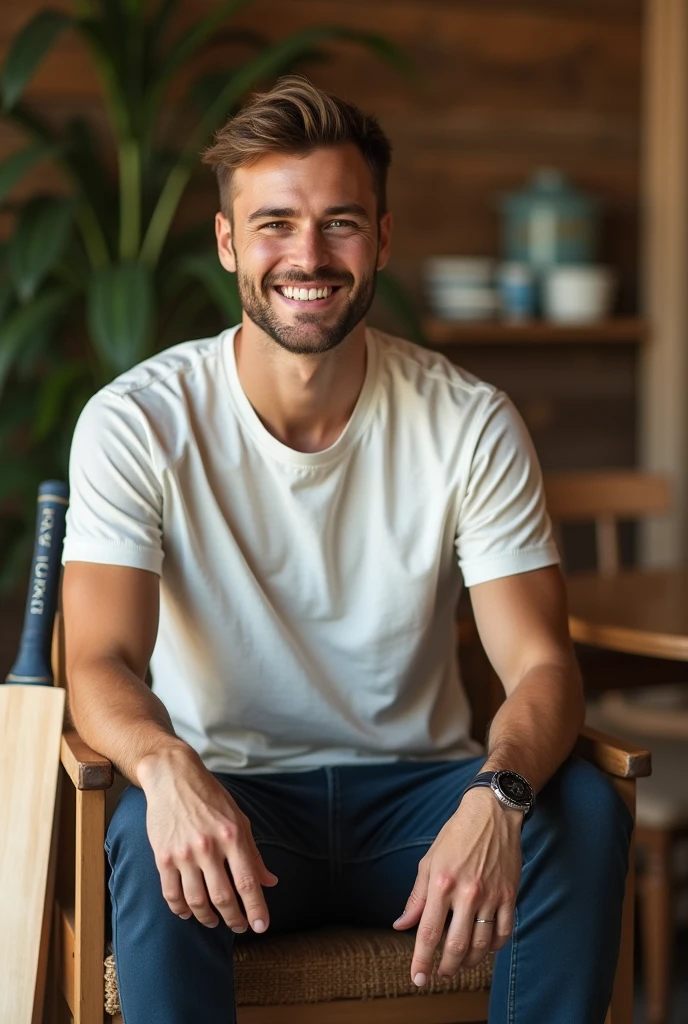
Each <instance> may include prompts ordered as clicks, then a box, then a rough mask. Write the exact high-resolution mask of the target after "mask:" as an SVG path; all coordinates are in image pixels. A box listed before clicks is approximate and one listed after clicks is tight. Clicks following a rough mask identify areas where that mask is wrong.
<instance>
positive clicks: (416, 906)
mask: <svg viewBox="0 0 688 1024" xmlns="http://www.w3.org/2000/svg"><path fill="white" fill-rule="evenodd" d="M427 879H428V869H427V864H426V862H425V858H423V859H422V860H420V861H419V863H418V874H417V875H416V880H415V882H414V883H413V889H412V890H411V895H410V896H409V898H408V900H407V901H406V907H405V908H404V911H403V913H402V914H401V916H400V917H398V918H397V919H396V921H394V922H393V923H392V928H397V929H399V930H403V929H404V928H411V927H412V926H413V925H416V924H418V922H419V921H420V919H421V915H422V913H423V911H424V910H425V904H426V902H427V892H428V881H427Z"/></svg>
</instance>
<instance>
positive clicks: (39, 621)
mask: <svg viewBox="0 0 688 1024" xmlns="http://www.w3.org/2000/svg"><path fill="white" fill-rule="evenodd" d="M68 505H69V485H68V484H66V483H65V482H64V481H63V480H44V481H43V483H42V484H40V485H39V488H38V514H37V516H36V538H35V541H34V548H33V560H32V563H31V576H30V578H29V592H28V594H27V596H26V610H25V612H24V625H23V628H22V634H21V639H20V641H19V653H18V654H17V658H16V661H15V662H14V665H13V666H12V668H11V669H10V672H9V674H8V676H7V678H6V679H5V682H6V683H25V684H26V683H29V684H33V685H35V686H52V685H53V682H54V678H53V670H52V665H51V660H50V653H51V647H52V636H53V624H54V622H55V612H56V611H57V594H58V587H59V583H60V569H61V559H62V544H63V542H64V535H65V525H66V524H65V517H66V515H67V506H68Z"/></svg>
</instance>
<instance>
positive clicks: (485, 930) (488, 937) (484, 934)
mask: <svg viewBox="0 0 688 1024" xmlns="http://www.w3.org/2000/svg"><path fill="white" fill-rule="evenodd" d="M476 918H477V919H478V920H477V921H476ZM496 918H497V914H496V912H495V911H494V910H493V907H492V906H490V905H488V904H487V903H482V904H480V905H479V907H478V910H477V912H476V914H475V915H474V917H473V918H472V920H469V921H467V922H466V930H467V933H468V944H467V947H466V949H465V951H464V955H463V957H462V958H461V959H460V960H459V961H458V963H457V962H456V961H455V960H454V959H453V958H452V957H451V953H450V955H449V956H447V946H446V944H445V952H444V953H443V954H442V963H441V964H440V970H439V973H440V974H441V975H442V976H443V977H447V978H453V977H454V975H455V974H456V972H457V971H458V969H459V967H476V966H477V965H478V964H479V963H480V961H481V960H484V958H485V957H486V956H487V954H488V953H489V951H490V949H491V948H492V947H491V944H492V936H493V932H494V926H495V921H496ZM487 922H489V924H488V923H487ZM452 923H453V922H452ZM449 931H450V932H451V927H450V929H449ZM447 938H448V940H449V941H450V950H451V937H450V936H449V935H448V936H447ZM445 961H446V963H445Z"/></svg>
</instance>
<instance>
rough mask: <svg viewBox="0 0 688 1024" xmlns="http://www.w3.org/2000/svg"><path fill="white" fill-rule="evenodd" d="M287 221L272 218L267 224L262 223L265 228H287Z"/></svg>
mask: <svg viewBox="0 0 688 1024" xmlns="http://www.w3.org/2000/svg"><path fill="white" fill-rule="evenodd" d="M287 226H288V225H287V222H286V221H284V220H271V221H269V223H267V224H261V227H263V228H286V227H287Z"/></svg>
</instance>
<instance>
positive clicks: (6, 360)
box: [0, 288, 72, 396]
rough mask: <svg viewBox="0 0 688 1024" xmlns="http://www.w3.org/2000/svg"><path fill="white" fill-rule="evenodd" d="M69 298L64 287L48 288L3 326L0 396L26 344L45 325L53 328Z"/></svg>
mask: <svg viewBox="0 0 688 1024" xmlns="http://www.w3.org/2000/svg"><path fill="white" fill-rule="evenodd" d="M71 296H72V293H71V292H70V291H69V290H68V289H66V288H51V289H48V290H47V291H45V292H43V294H42V295H39V296H37V298H35V299H34V300H33V301H32V302H30V303H29V304H28V305H26V306H21V307H20V308H19V309H16V310H15V311H14V312H13V313H11V314H10V316H9V317H8V318H7V320H6V321H5V322H4V323H3V325H2V333H1V334H0V396H1V395H2V391H3V388H4V386H5V382H6V380H7V375H8V374H9V372H10V370H11V369H12V367H13V365H14V364H15V363H16V361H17V359H18V357H19V355H20V353H21V350H22V347H23V346H24V345H28V344H29V342H30V341H31V339H32V338H33V337H34V336H35V335H36V333H38V332H41V331H42V330H43V329H44V328H45V326H46V324H51V325H52V326H53V327H54V326H56V324H57V321H58V319H59V317H60V316H61V314H62V313H63V312H64V310H65V309H66V308H67V306H68V304H69V302H70V300H71Z"/></svg>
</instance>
